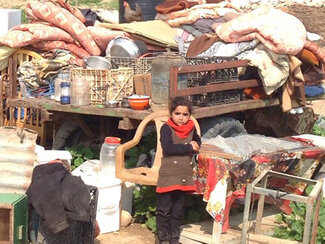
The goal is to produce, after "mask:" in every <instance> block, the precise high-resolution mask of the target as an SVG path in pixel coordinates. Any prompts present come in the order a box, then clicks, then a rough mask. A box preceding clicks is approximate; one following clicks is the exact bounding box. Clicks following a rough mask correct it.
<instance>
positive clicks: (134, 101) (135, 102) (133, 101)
mask: <svg viewBox="0 0 325 244" xmlns="http://www.w3.org/2000/svg"><path fill="white" fill-rule="evenodd" d="M149 99H150V97H149V96H142V95H133V96H131V97H129V98H128V101H129V104H130V106H131V108H133V109H134V110H144V109H146V108H147V107H148V106H149Z"/></svg>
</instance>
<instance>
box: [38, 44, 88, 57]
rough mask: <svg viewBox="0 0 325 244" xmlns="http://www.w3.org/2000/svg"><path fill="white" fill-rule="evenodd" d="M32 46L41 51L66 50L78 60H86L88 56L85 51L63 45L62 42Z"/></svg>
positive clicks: (71, 45)
mask: <svg viewBox="0 0 325 244" xmlns="http://www.w3.org/2000/svg"><path fill="white" fill-rule="evenodd" d="M32 46H33V47H35V48H37V49H40V50H42V51H51V50H53V49H64V50H68V51H70V52H71V53H72V54H74V55H76V56H77V57H79V58H86V57H89V56H90V54H89V53H88V52H87V51H86V50H85V49H83V48H81V47H78V46H76V45H75V44H70V43H65V42H63V41H48V42H38V43H34V44H32Z"/></svg>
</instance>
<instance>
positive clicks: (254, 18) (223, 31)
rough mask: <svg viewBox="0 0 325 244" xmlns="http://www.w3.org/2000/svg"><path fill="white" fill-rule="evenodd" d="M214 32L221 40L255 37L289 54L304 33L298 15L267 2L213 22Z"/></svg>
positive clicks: (293, 52) (299, 46)
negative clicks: (225, 19) (237, 15)
mask: <svg viewBox="0 0 325 244" xmlns="http://www.w3.org/2000/svg"><path fill="white" fill-rule="evenodd" d="M284 23H285V24H284ZM216 33H217V34H218V36H219V37H220V38H221V39H222V40H223V41H225V42H243V41H250V40H253V39H258V40H260V41H261V42H262V43H263V44H264V45H265V46H266V47H267V48H269V49H270V50H272V51H273V52H275V53H281V54H291V55H296V54H298V53H299V52H300V51H301V50H302V49H303V47H304V44H305V41H306V35H307V34H306V29H305V26H304V25H303V23H302V22H301V21H300V20H299V19H298V18H296V17H294V16H293V15H290V14H287V13H285V12H283V11H281V10H279V9H275V8H273V7H269V6H261V7H258V8H257V9H255V10H253V11H251V12H249V13H246V14H242V15H240V16H239V17H237V18H235V19H233V20H230V21H228V22H226V23H224V24H221V25H219V26H217V27H216Z"/></svg>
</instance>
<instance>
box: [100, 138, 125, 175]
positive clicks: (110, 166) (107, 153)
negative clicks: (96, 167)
mask: <svg viewBox="0 0 325 244" xmlns="http://www.w3.org/2000/svg"><path fill="white" fill-rule="evenodd" d="M119 145H121V139H120V138H118V137H106V138H105V141H104V143H103V144H102V147H101V150H100V155H99V161H100V168H101V171H102V172H103V173H108V174H114V175H115V158H116V148H117V147H118V146H119Z"/></svg>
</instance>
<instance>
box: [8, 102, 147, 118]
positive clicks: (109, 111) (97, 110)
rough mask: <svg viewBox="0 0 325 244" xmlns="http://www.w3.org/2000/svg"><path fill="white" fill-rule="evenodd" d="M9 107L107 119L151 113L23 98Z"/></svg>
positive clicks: (139, 116) (142, 115)
mask: <svg viewBox="0 0 325 244" xmlns="http://www.w3.org/2000/svg"><path fill="white" fill-rule="evenodd" d="M7 104H8V106H9V107H25V108H26V107H27V108H35V109H45V110H47V111H57V112H67V113H77V114H88V115H98V116H108V117H120V118H130V119H138V120H143V119H144V118H145V117H147V116H148V115H149V114H150V113H151V111H149V110H133V109H130V108H103V107H99V106H96V105H89V106H80V107H78V106H72V105H62V104H60V103H58V102H56V101H53V100H49V99H46V98H44V97H39V98H23V99H21V100H20V99H8V102H7Z"/></svg>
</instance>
